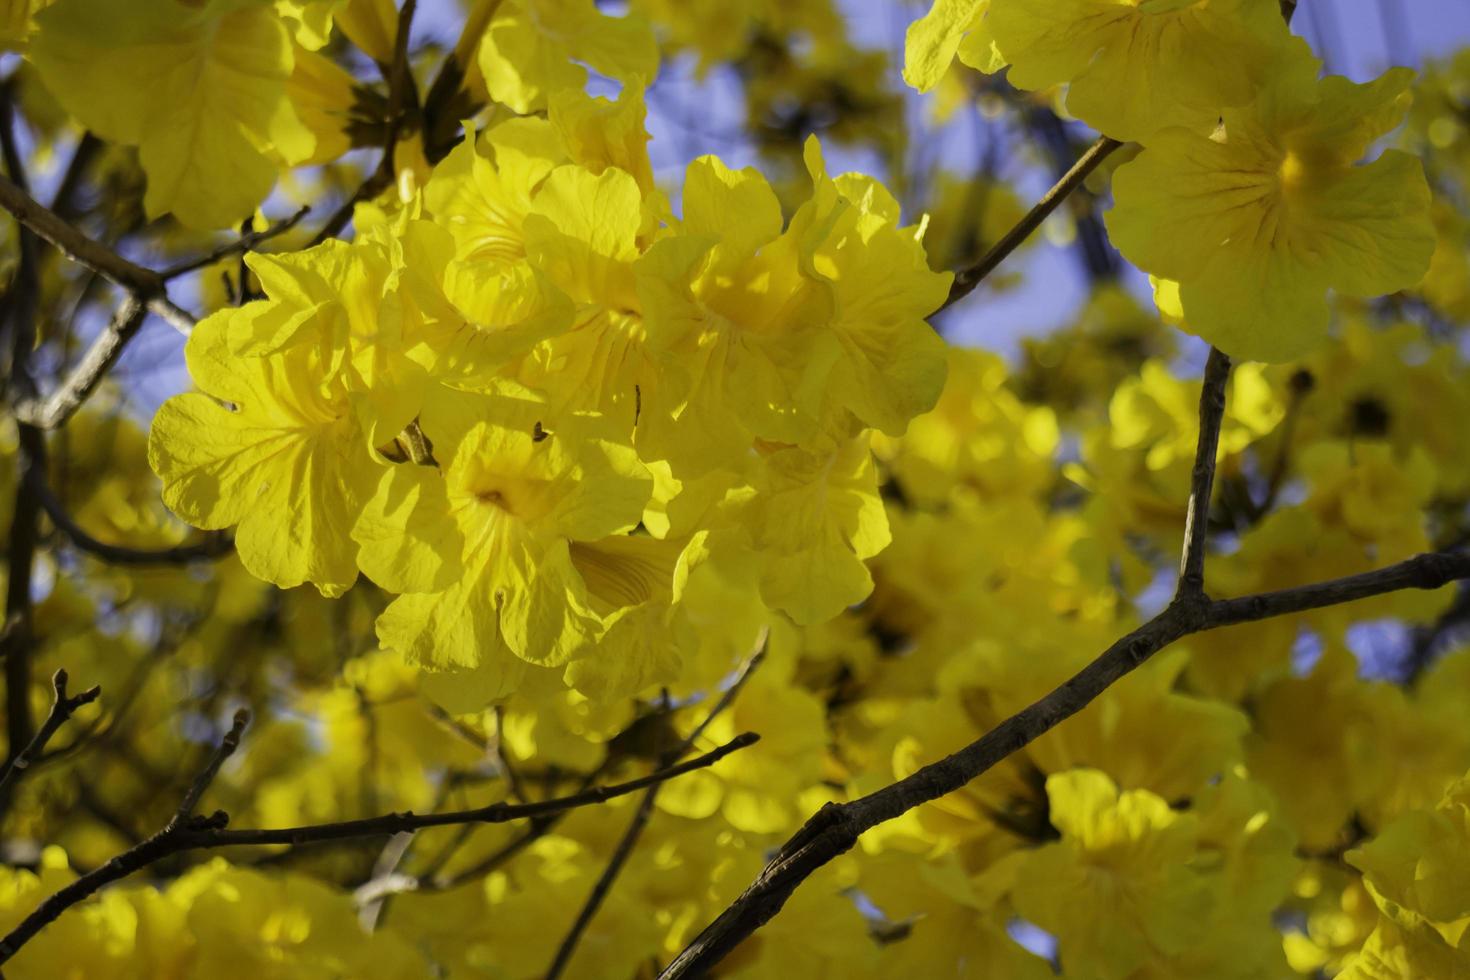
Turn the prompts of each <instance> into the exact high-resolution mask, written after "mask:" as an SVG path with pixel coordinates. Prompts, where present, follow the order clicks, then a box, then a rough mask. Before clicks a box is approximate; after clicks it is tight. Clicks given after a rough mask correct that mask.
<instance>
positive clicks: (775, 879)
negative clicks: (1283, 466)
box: [659, 552, 1470, 980]
mask: <svg viewBox="0 0 1470 980" xmlns="http://www.w3.org/2000/svg"><path fill="white" fill-rule="evenodd" d="M1466 578H1470V553H1463V552H1462V553H1456V554H1444V553H1434V554H1425V555H1419V556H1417V557H1415V558H1410V559H1408V560H1407V561H1402V562H1399V563H1398V564H1396V565H1390V566H1388V567H1387V568H1382V569H1379V570H1377V571H1373V572H1365V573H1363V574H1361V575H1352V576H1348V577H1346V578H1340V579H1334V580H1332V581H1328V582H1321V583H1318V584H1316V585H1307V586H1301V587H1299V588H1294V589H1283V590H1281V591H1279V592H1268V593H1263V594H1260V595H1252V596H1245V597H1242V598H1238V599H1223V600H1218V601H1211V600H1209V599H1207V598H1205V597H1204V596H1203V595H1195V596H1181V597H1179V598H1176V599H1175V600H1174V602H1173V603H1171V604H1170V605H1169V607H1168V608H1167V609H1165V610H1164V611H1163V612H1162V613H1160V614H1159V615H1158V616H1156V617H1154V618H1153V619H1151V620H1149V621H1148V622H1147V623H1145V624H1144V625H1142V626H1140V627H1139V628H1138V629H1136V630H1134V631H1133V632H1131V633H1129V634H1128V635H1127V636H1124V637H1123V638H1122V639H1120V640H1118V641H1117V642H1116V643H1114V644H1113V645H1112V646H1110V647H1109V648H1108V649H1107V650H1106V651H1104V652H1103V654H1102V655H1101V656H1099V657H1098V658H1097V659H1096V660H1094V661H1093V662H1092V663H1090V664H1088V665H1087V666H1086V667H1084V668H1083V669H1082V670H1081V671H1079V672H1078V673H1077V674H1076V675H1075V676H1073V677H1072V678H1071V679H1069V680H1067V681H1066V682H1065V683H1063V684H1062V685H1061V686H1060V687H1058V688H1056V689H1055V690H1054V691H1052V692H1051V693H1050V694H1048V695H1046V696H1045V697H1044V698H1042V699H1041V700H1040V701H1037V702H1036V703H1035V704H1033V705H1031V706H1030V707H1028V708H1026V709H1024V710H1022V711H1021V712H1019V713H1018V714H1015V715H1012V716H1011V717H1010V718H1007V719H1006V720H1005V721H1003V722H1001V723H1000V724H999V725H997V726H996V727H995V728H993V729H991V730H990V731H989V732H986V733H985V735H983V736H981V737H980V738H979V739H977V740H976V741H974V742H971V743H970V744H969V745H967V746H965V747H964V748H962V749H960V750H959V751H958V752H956V753H954V754H953V755H951V756H949V757H947V758H945V759H942V760H940V761H939V762H936V763H933V764H932V765H928V766H925V767H924V768H922V769H920V770H919V771H918V772H916V773H914V774H913V775H911V776H909V777H907V778H906V779H902V780H899V781H898V782H896V783H893V784H891V785H889V786H886V787H884V788H883V789H881V790H878V791H877V792H875V793H872V794H870V795H868V796H864V797H861V798H859V799H856V800H853V801H851V802H848V803H829V804H827V805H826V806H825V807H823V808H822V809H821V810H819V811H817V813H816V814H814V815H813V816H812V818H811V819H810V820H808V821H807V822H806V824H805V825H804V826H803V827H802V828H801V829H800V830H799V831H797V833H796V834H795V836H793V837H792V838H791V839H790V840H789V841H787V842H786V844H785V845H784V846H783V847H782V848H781V850H780V851H779V852H778V853H777V854H776V856H775V857H774V858H772V859H771V861H770V862H769V863H768V864H767V865H766V867H765V869H764V870H762V871H761V873H760V875H759V877H757V878H756V880H755V882H754V883H753V884H752V885H751V886H750V887H749V888H747V889H746V890H745V892H744V893H742V894H741V896H740V897H739V898H738V899H736V900H735V902H734V903H733V904H732V905H730V906H729V907H728V908H727V909H725V911H724V912H722V913H721V914H720V916H719V917H718V918H717V919H715V921H714V922H712V923H711V924H710V925H709V926H707V927H706V928H705V929H704V931H703V932H701V933H700V934H699V935H698V936H697V937H696V938H695V939H694V941H693V942H691V943H690V944H689V945H688V946H687V947H686V948H685V949H684V951H683V952H681V953H680V954H679V956H678V957H677V958H676V959H675V960H674V961H673V962H672V963H671V964H670V965H669V966H668V968H667V969H665V970H664V972H663V973H661V974H660V975H659V976H660V980H675V978H680V977H697V976H704V975H705V974H706V973H707V972H708V971H709V970H710V969H712V968H713V967H714V965H715V964H716V963H718V962H719V961H720V960H721V959H723V958H724V956H725V955H726V954H727V953H729V952H730V951H731V950H733V949H734V948H735V947H736V946H737V945H739V944H740V943H741V942H742V941H743V940H744V939H745V938H746V937H748V936H749V935H750V934H751V933H752V932H754V931H755V930H756V929H758V928H759V927H760V926H761V925H763V924H764V923H765V922H767V921H769V920H770V918H771V917H772V916H774V915H775V914H776V913H777V912H779V911H780V909H781V906H782V905H784V904H785V902H786V899H787V898H789V897H790V896H791V893H792V892H794V891H795V890H796V888H797V886H798V885H800V884H801V883H802V882H803V881H805V880H806V879H807V878H808V877H810V876H811V875H812V874H813V873H814V872H816V870H817V869H818V868H820V867H822V866H823V865H825V864H826V863H827V862H828V861H831V860H832V859H833V858H835V857H837V856H839V855H841V854H844V853H846V852H847V851H848V850H849V849H851V848H852V846H853V845H854V844H855V843H857V839H858V837H859V836H861V835H862V834H863V833H864V832H865V831H867V830H870V829H872V828H873V827H876V826H877V825H878V824H880V823H883V822H885V821H888V820H892V819H894V818H896V817H898V816H901V815H902V814H904V813H907V812H908V811H909V810H912V809H913V808H914V807H916V806H919V805H920V804H923V803H928V802H930V801H931V800H936V799H938V798H939V797H941V796H944V795H946V794H948V793H952V792H954V791H955V790H957V789H959V788H960V787H961V786H964V785H965V784H966V783H968V782H970V781H971V780H972V779H975V778H976V777H977V776H979V775H981V774H982V773H984V772H986V771H987V770H989V769H990V768H991V767H992V766H994V765H996V764H997V763H998V762H1000V761H1001V760H1003V759H1005V758H1007V757H1008V756H1010V755H1013V754H1014V753H1016V752H1018V751H1020V750H1021V749H1023V748H1025V747H1026V746H1027V745H1029V744H1031V742H1033V741H1035V740H1036V739H1037V738H1039V737H1041V736H1042V735H1044V734H1045V733H1046V732H1048V731H1050V730H1051V729H1052V728H1054V727H1055V726H1056V725H1057V724H1059V723H1060V722H1062V721H1064V720H1065V719H1067V718H1070V717H1071V716H1072V715H1074V714H1076V713H1077V712H1078V711H1081V710H1082V709H1083V708H1085V707H1086V706H1087V705H1088V704H1090V703H1091V702H1092V701H1093V700H1094V699H1095V698H1096V697H1097V696H1098V695H1100V694H1101V693H1102V692H1103V691H1105V690H1106V689H1107V688H1108V687H1109V686H1111V685H1112V684H1113V683H1114V682H1116V681H1117V680H1119V679H1120V678H1122V677H1123V676H1125V675H1126V674H1128V673H1129V672H1131V671H1132V670H1134V669H1135V668H1136V667H1138V666H1139V665H1141V664H1142V663H1144V662H1145V661H1147V660H1148V659H1149V658H1150V657H1152V656H1153V655H1154V654H1155V653H1157V652H1158V651H1160V650H1162V649H1164V648H1165V647H1167V646H1168V645H1169V644H1171V643H1173V642H1174V641H1175V640H1178V639H1179V638H1181V637H1184V636H1188V635H1190V634H1193V633H1200V632H1203V631H1206V630H1212V629H1218V628H1220V627H1222V626H1230V625H1233V624H1236V623H1245V622H1251V621H1254V620H1260V619H1270V618H1272V617H1275V616H1282V615H1286V614H1288V613H1298V612H1306V611H1308V610H1311V609H1321V608H1324V607H1326V606H1335V605H1339V604H1341V603H1345V602H1353V601H1355V600H1358V599H1366V598H1369V597H1372V596H1377V595H1383V594H1385V593H1389V592H1396V591H1399V590H1401V589H1436V588H1439V587H1441V586H1443V585H1447V584H1448V583H1450V582H1452V581H1456V580H1459V579H1466Z"/></svg>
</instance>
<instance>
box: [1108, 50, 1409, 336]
mask: <svg viewBox="0 0 1470 980" xmlns="http://www.w3.org/2000/svg"><path fill="white" fill-rule="evenodd" d="M1412 77H1413V73H1412V72H1411V71H1409V70H1408V69H1394V70H1392V71H1390V72H1388V73H1387V74H1385V75H1384V76H1382V77H1381V78H1379V79H1378V80H1377V81H1375V82H1372V83H1369V84H1366V85H1356V84H1354V83H1352V82H1349V81H1348V80H1346V79H1344V78H1339V77H1336V76H1334V77H1330V78H1326V79H1323V80H1321V81H1318V80H1316V79H1315V78H1313V77H1311V75H1310V74H1309V73H1308V72H1307V71H1305V70H1304V69H1296V70H1293V71H1291V72H1289V73H1287V74H1286V75H1285V76H1284V77H1282V78H1280V79H1279V80H1278V81H1276V82H1274V83H1273V84H1272V86H1271V87H1270V88H1269V89H1266V90H1264V91H1263V92H1262V93H1261V96H1260V98H1259V99H1258V100H1257V101H1256V102H1255V103H1254V104H1253V105H1251V106H1250V107H1248V108H1245V109H1225V110H1224V112H1223V114H1222V115H1223V123H1222V125H1221V126H1220V128H1219V129H1218V130H1217V131H1216V132H1215V133H1214V135H1212V136H1204V135H1201V134H1200V133H1198V132H1195V131H1192V130H1188V129H1182V128H1174V129H1166V130H1163V131H1162V132H1160V133H1158V134H1156V135H1154V136H1153V137H1151V138H1150V139H1149V140H1148V141H1147V147H1146V149H1145V150H1144V151H1143V153H1141V154H1139V155H1138V157H1137V158H1136V159H1134V160H1132V161H1131V162H1129V163H1126V164H1124V165H1123V166H1122V167H1119V168H1118V171H1117V173H1116V174H1115V175H1114V177H1113V189H1114V194H1115V196H1116V198H1117V204H1116V206H1115V207H1114V208H1113V209H1112V210H1111V211H1109V212H1108V213H1107V215H1106V220H1107V226H1108V231H1109V233H1110V235H1111V236H1112V239H1113V242H1114V244H1116V245H1117V246H1118V248H1119V250H1120V251H1122V253H1123V254H1124V255H1125V256H1126V257H1128V258H1129V259H1130V260H1131V261H1133V262H1135V263H1137V264H1138V265H1139V266H1140V267H1141V268H1143V269H1144V270H1145V271H1147V272H1149V273H1152V274H1154V275H1156V276H1159V277H1161V278H1163V279H1168V280H1174V281H1176V282H1177V283H1178V290H1179V303H1180V306H1181V309H1182V313H1183V317H1184V322H1185V328H1186V329H1188V330H1189V331H1191V332H1193V333H1197V334H1199V335H1200V336H1202V337H1204V338H1205V339H1206V340H1208V341H1210V342H1211V343H1213V344H1215V345H1216V346H1218V347H1220V348H1221V349H1222V350H1224V351H1225V352H1226V353H1228V354H1231V355H1233V356H1235V357H1238V358H1250V359H1255V360H1266V361H1280V360H1287V359H1290V358H1292V357H1295V356H1296V355H1298V354H1301V353H1303V352H1305V351H1306V350H1308V349H1310V348H1311V347H1312V346H1313V345H1315V344H1316V343H1317V342H1319V341H1320V340H1321V339H1322V338H1323V336H1324V335H1325V333H1326V331H1327V322H1328V307H1327V303H1326V300H1325V294H1326V292H1327V290H1328V289H1336V290H1339V291H1341V292H1344V293H1347V294H1349V295H1352V296H1376V295H1379V294H1382V293H1388V292H1393V291H1395V290H1398V289H1405V288H1407V287H1409V286H1412V285H1414V283H1416V282H1418V281H1419V279H1420V278H1421V277H1422V276H1423V275H1424V272H1425V270H1426V268H1427V267H1428V263H1429V258H1430V255H1431V253H1432V252H1433V251H1434V228H1433V224H1432V223H1431V221H1430V218H1429V188H1428V186H1427V185H1426V184H1425V181H1424V174H1423V170H1422V168H1421V166H1420V164H1419V161H1418V160H1417V159H1415V158H1414V157H1412V156H1409V155H1408V154H1405V153H1401V152H1398V151H1396V150H1387V151H1385V152H1384V153H1383V154H1382V155H1381V156H1380V157H1379V158H1378V159H1377V160H1375V161H1373V162H1372V163H1369V164H1366V165H1362V166H1358V165H1357V163H1356V162H1357V160H1358V159H1359V158H1360V157H1362V156H1363V155H1364V153H1366V152H1367V150H1368V148H1369V146H1370V144H1371V143H1372V142H1373V140H1374V139H1375V138H1377V137H1378V136H1381V135H1382V134H1383V133H1385V132H1387V131H1388V130H1390V129H1392V128H1393V127H1394V126H1395V125H1396V124H1397V123H1398V121H1399V120H1400V119H1401V118H1402V117H1403V114H1404V111H1405V109H1406V107H1407V94H1406V90H1407V88H1408V85H1409V81H1410V79H1411V78H1412Z"/></svg>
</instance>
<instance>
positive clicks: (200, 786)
mask: <svg viewBox="0 0 1470 980" xmlns="http://www.w3.org/2000/svg"><path fill="white" fill-rule="evenodd" d="M248 724H250V712H249V711H246V710H245V709H244V708H241V709H240V710H239V711H236V712H235V720H234V721H233V722H232V723H231V725H230V730H229V731H228V732H225V737H224V738H222V739H220V743H219V745H218V746H217V747H216V748H215V750H214V751H213V752H211V753H210V755H209V762H207V763H206V764H205V766H204V768H203V769H201V770H200V771H199V775H198V776H195V777H194V781H193V782H192V783H190V784H189V788H188V789H187V790H186V791H185V792H184V798H183V799H182V800H180V801H179V808H178V809H177V810H175V811H174V817H173V819H172V820H170V821H169V822H168V826H167V827H165V828H164V832H165V833H167V832H169V831H170V830H173V829H176V828H178V827H182V826H183V825H184V824H185V823H186V822H187V821H188V819H189V818H190V817H192V816H193V815H194V808H195V807H197V806H198V805H199V800H200V798H201V797H203V796H204V791H205V790H207V789H209V784H210V783H212V782H214V777H215V776H217V775H219V770H220V766H223V765H224V764H225V760H226V759H228V758H229V757H230V756H232V755H234V754H235V750H236V749H238V748H239V747H240V738H241V736H243V735H244V734H245V726H246V725H248Z"/></svg>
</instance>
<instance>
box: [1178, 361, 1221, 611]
mask: <svg viewBox="0 0 1470 980" xmlns="http://www.w3.org/2000/svg"><path fill="white" fill-rule="evenodd" d="M1229 380H1230V358H1229V356H1227V355H1226V354H1224V353H1223V352H1222V351H1220V350H1219V348H1216V347H1211V348H1210V358H1209V360H1208V361H1206V362H1205V377H1204V381H1203V383H1202V385H1201V389H1200V398H1199V443H1198V444H1197V446H1196V447H1195V451H1194V470H1193V472H1192V473H1191V475H1190V482H1189V509H1188V511H1187V512H1186V513H1185V517H1184V548H1183V550H1182V553H1181V554H1180V556H1179V588H1178V594H1179V595H1180V596H1181V597H1182V596H1189V595H1202V594H1203V593H1204V590H1205V541H1206V538H1207V537H1208V534H1209V527H1210V519H1209V518H1210V493H1211V491H1212V490H1213V489H1214V486H1215V456H1216V455H1217V454H1218V452H1219V450H1220V425H1221V423H1222V422H1223V421H1224V419H1225V385H1226V383H1227V382H1229Z"/></svg>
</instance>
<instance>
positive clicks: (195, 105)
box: [30, 0, 316, 228]
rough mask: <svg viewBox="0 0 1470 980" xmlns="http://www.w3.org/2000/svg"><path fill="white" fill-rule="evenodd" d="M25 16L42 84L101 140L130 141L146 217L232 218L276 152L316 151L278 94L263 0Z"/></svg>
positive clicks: (276, 30)
mask: <svg viewBox="0 0 1470 980" xmlns="http://www.w3.org/2000/svg"><path fill="white" fill-rule="evenodd" d="M36 21H37V25H38V30H37V31H36V33H35V35H34V36H33V37H32V39H31V50H30V58H31V60H32V61H34V62H35V64H36V66H37V68H39V69H40V71H41V77H42V78H43V80H44V81H45V83H46V87H47V88H48V89H50V90H51V92H52V93H53V94H54V95H55V96H56V98H57V99H58V101H60V102H61V104H62V105H63V106H64V107H65V108H66V109H67V111H68V112H70V113H71V114H72V115H74V116H75V117H76V118H77V119H78V120H80V121H81V122H82V123H83V124H84V125H86V126H87V127H89V128H91V129H93V130H95V131H96V132H97V133H98V134H99V135H100V136H102V137H103V138H105V139H108V140H113V141H115V142H118V143H122V144H125V145H129V146H136V147H138V156H139V160H140V162H141V163H142V165H143V171H144V173H146V174H147V175H148V190H147V194H146V196H145V197H144V206H145V207H146V209H147V211H148V214H149V215H150V216H157V215H160V214H163V213H164V212H166V211H171V212H173V214H174V215H175V217H177V218H178V219H179V220H180V221H182V222H183V223H184V224H185V225H188V226H190V227H192V228H223V227H228V226H230V225H233V224H236V223H238V222H239V221H240V220H241V219H243V218H246V217H248V216H249V215H250V214H251V212H253V211H254V210H255V207H256V205H258V204H259V203H260V202H261V201H262V200H264V199H265V196H266V194H267V193H269V191H270V189H271V185H272V184H274V183H275V180H276V161H277V160H278V159H279V160H284V161H285V162H288V163H294V162H296V161H299V160H304V159H306V158H308V157H309V156H310V155H311V154H312V152H313V150H314V148H315V142H316V141H315V138H314V137H313V136H312V135H311V132H310V131H309V130H307V129H306V128H305V127H304V126H302V124H301V122H300V121H299V120H298V119H297V117H296V114H295V112H294V111H293V109H292V108H291V104H290V102H288V101H287V99H286V81H287V79H288V78H289V77H290V75H291V67H292V53H291V39H290V36H289V34H288V32H287V29H286V25H285V24H284V23H283V21H282V19H281V17H280V15H279V14H278V13H277V12H276V10H275V8H274V7H273V6H272V5H271V4H270V3H267V2H265V0H208V2H201V3H192V4H183V3H178V2H175V0H139V2H137V3H127V4H117V3H113V2H112V0H60V2H58V3H55V4H52V5H51V6H50V7H48V8H47V9H45V10H44V11H42V12H41V13H40V14H39V15H38V16H37V18H36Z"/></svg>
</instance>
